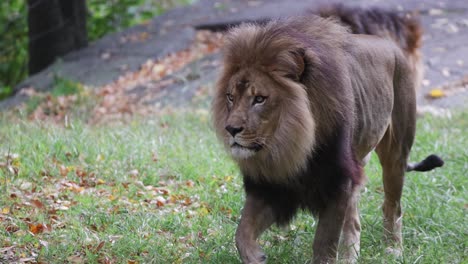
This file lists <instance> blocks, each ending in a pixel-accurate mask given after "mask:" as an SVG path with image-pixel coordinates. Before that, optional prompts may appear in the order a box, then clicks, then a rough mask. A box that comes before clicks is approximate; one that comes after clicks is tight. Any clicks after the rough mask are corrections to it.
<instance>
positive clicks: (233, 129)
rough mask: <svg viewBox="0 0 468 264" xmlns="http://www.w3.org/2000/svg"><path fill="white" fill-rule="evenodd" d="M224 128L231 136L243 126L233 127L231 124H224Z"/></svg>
mask: <svg viewBox="0 0 468 264" xmlns="http://www.w3.org/2000/svg"><path fill="white" fill-rule="evenodd" d="M226 130H227V131H228V132H229V134H231V135H232V136H233V137H234V136H236V134H237V133H239V132H241V131H242V130H244V128H243V127H233V126H226Z"/></svg>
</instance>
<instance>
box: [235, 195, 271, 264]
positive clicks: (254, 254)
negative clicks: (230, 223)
mask: <svg viewBox="0 0 468 264" xmlns="http://www.w3.org/2000/svg"><path fill="white" fill-rule="evenodd" d="M273 221H274V217H273V211H272V209H271V207H270V206H269V205H267V204H266V203H265V202H263V201H262V200H260V199H258V198H257V197H255V196H254V195H251V194H247V198H246V201H245V205H244V209H243V210H242V216H241V220H240V223H239V226H238V227H237V231H236V247H237V250H238V251H239V255H240V257H241V259H242V262H243V263H249V264H250V263H266V256H265V254H264V253H263V251H262V249H261V248H260V246H259V245H258V243H257V238H258V237H259V236H260V235H261V234H262V233H263V232H264V231H265V230H266V229H267V228H268V227H270V226H271V225H272V224H273Z"/></svg>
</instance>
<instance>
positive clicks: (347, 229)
mask: <svg viewBox="0 0 468 264" xmlns="http://www.w3.org/2000/svg"><path fill="white" fill-rule="evenodd" d="M358 201H359V188H358V187H357V186H355V187H354V188H353V194H352V198H351V199H350V201H349V203H348V209H347V210H346V215H345V220H344V224H343V231H342V233H341V240H340V252H339V256H340V259H341V260H343V263H357V259H358V256H359V249H360V237H361V222H360V220H359V210H358Z"/></svg>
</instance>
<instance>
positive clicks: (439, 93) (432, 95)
mask: <svg viewBox="0 0 468 264" xmlns="http://www.w3.org/2000/svg"><path fill="white" fill-rule="evenodd" d="M427 96H428V97H429V98H431V99H437V98H441V97H444V96H445V93H444V91H442V90H441V89H433V90H431V91H430V92H429V93H428V94H427Z"/></svg>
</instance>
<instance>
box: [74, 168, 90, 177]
mask: <svg viewBox="0 0 468 264" xmlns="http://www.w3.org/2000/svg"><path fill="white" fill-rule="evenodd" d="M75 174H76V176H78V177H80V178H84V177H86V176H87V175H88V173H87V172H86V171H84V170H81V169H76V170H75Z"/></svg>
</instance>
